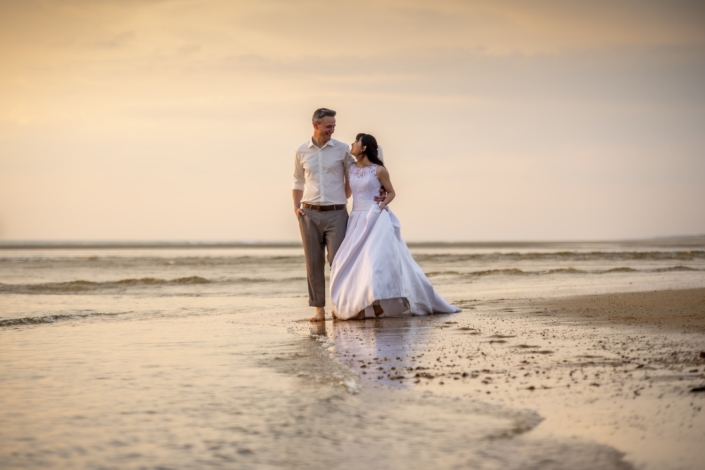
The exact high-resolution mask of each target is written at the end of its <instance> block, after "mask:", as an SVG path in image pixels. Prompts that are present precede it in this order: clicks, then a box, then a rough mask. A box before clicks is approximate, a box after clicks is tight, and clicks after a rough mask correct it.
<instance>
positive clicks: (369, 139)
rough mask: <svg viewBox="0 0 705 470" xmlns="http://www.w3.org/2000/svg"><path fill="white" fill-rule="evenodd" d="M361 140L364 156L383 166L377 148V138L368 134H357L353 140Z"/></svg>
mask: <svg viewBox="0 0 705 470" xmlns="http://www.w3.org/2000/svg"><path fill="white" fill-rule="evenodd" d="M358 140H361V141H362V142H361V143H362V146H363V147H365V156H366V157H367V159H368V160H369V161H370V162H372V163H374V164H376V165H379V166H384V163H382V160H380V159H379V150H378V148H377V139H375V138H374V136H372V135H370V134H362V133H360V134H358V135H357V137H355V141H358Z"/></svg>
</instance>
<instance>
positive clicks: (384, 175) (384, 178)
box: [377, 166, 397, 209]
mask: <svg viewBox="0 0 705 470" xmlns="http://www.w3.org/2000/svg"><path fill="white" fill-rule="evenodd" d="M377 179H378V180H379V182H380V183H382V186H384V189H386V190H387V197H385V198H384V201H382V202H380V204H379V208H380V209H384V208H385V207H387V206H388V205H389V203H390V202H392V200H393V199H394V196H396V195H397V194H396V193H395V192H394V186H392V180H391V179H389V172H388V171H387V169H386V168H385V167H383V166H378V167H377Z"/></svg>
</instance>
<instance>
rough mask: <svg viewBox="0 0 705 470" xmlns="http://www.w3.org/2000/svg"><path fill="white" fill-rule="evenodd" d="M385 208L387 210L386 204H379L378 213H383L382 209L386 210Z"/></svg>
mask: <svg viewBox="0 0 705 470" xmlns="http://www.w3.org/2000/svg"><path fill="white" fill-rule="evenodd" d="M386 208H387V204H385V203H384V202H382V203H380V204H379V211H380V212H382V211H383V210H384V209H386Z"/></svg>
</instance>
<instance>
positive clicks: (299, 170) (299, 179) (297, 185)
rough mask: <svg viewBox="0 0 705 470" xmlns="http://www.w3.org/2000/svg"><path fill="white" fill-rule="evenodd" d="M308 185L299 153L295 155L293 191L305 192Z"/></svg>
mask: <svg viewBox="0 0 705 470" xmlns="http://www.w3.org/2000/svg"><path fill="white" fill-rule="evenodd" d="M305 183H306V177H305V175H304V167H303V165H301V159H300V158H299V152H296V153H295V154H294V185H293V186H292V189H299V190H301V191H303V190H304V185H305Z"/></svg>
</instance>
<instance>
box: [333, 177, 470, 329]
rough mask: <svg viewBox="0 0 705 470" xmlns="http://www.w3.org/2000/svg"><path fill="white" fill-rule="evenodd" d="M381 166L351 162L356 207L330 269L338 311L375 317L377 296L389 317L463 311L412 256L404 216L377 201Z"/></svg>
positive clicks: (339, 315)
mask: <svg viewBox="0 0 705 470" xmlns="http://www.w3.org/2000/svg"><path fill="white" fill-rule="evenodd" d="M377 166H378V165H371V166H368V167H364V168H358V167H357V166H356V165H355V164H353V165H350V166H349V167H348V173H349V180H350V188H351V189H352V195H353V208H352V211H351V212H350V218H349V219H348V228H347V230H346V232H345V239H344V240H343V244H342V245H341V246H340V248H339V249H338V252H337V253H336V255H335V258H334V259H333V264H332V265H331V274H330V279H331V298H332V300H333V307H334V314H335V316H336V317H337V318H339V319H341V320H348V319H350V318H352V317H355V316H356V315H357V314H358V313H359V312H361V311H363V310H364V311H365V317H374V316H375V313H374V308H373V306H372V304H373V303H374V302H375V301H378V302H379V306H380V307H381V309H382V310H383V311H384V312H383V314H382V316H385V317H386V316H393V315H398V314H402V313H409V314H415V315H427V314H431V313H454V312H459V311H460V309H459V308H457V307H455V306H453V305H450V304H449V303H448V302H447V301H446V300H445V299H443V298H442V297H441V296H440V295H438V293H437V292H436V290H435V289H434V288H433V286H432V285H431V283H430V282H429V280H428V278H426V275H425V274H424V273H423V271H422V270H421V268H420V267H419V265H418V264H416V261H414V259H413V258H412V256H411V253H410V252H409V249H408V248H407V246H406V243H404V240H403V239H402V238H401V226H400V224H399V220H398V219H397V218H396V217H395V216H394V214H393V213H392V212H391V211H390V210H388V209H389V208H387V210H382V211H380V209H379V206H378V204H377V203H376V202H375V201H374V197H375V196H378V195H379V190H380V188H381V187H382V184H381V183H380V182H379V179H377ZM378 312H379V308H378Z"/></svg>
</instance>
